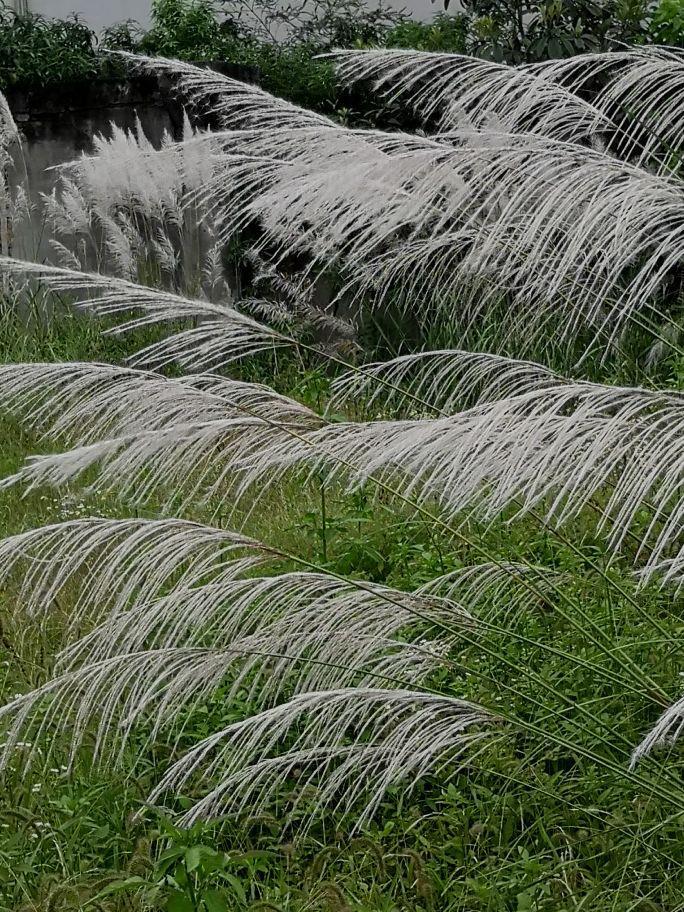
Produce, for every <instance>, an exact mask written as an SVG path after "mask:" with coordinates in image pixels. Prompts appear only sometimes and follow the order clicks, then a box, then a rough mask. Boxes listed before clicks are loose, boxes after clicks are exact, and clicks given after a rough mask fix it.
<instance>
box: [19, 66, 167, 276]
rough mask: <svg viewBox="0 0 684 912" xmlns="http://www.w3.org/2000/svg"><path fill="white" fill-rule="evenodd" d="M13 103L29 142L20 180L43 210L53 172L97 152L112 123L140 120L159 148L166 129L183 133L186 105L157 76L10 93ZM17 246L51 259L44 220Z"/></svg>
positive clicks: (26, 229)
mask: <svg viewBox="0 0 684 912" xmlns="http://www.w3.org/2000/svg"><path fill="white" fill-rule="evenodd" d="M7 100H8V102H9V105H10V108H11V110H12V113H13V114H14V117H15V120H16V122H17V125H18V127H19V128H20V130H21V132H22V135H23V138H24V142H23V155H22V160H20V161H19V160H18V161H17V175H16V176H17V177H18V178H27V181H26V186H27V187H28V193H29V196H30V199H31V201H32V202H33V203H35V205H36V207H38V208H40V194H41V193H48V192H50V191H51V190H52V188H53V186H54V183H55V174H54V172H52V171H51V170H50V169H51V168H53V167H54V166H55V165H59V164H62V163H64V162H67V161H72V160H73V159H75V158H78V157H79V156H80V155H81V153H83V152H86V153H87V152H91V151H92V150H93V138H94V137H95V136H97V135H98V134H102V135H105V136H109V135H111V125H112V124H115V125H116V126H118V127H121V128H123V129H129V130H130V129H133V128H134V127H135V124H136V118H138V119H139V120H140V123H141V124H142V127H143V130H144V131H145V134H146V136H147V137H148V138H149V139H150V141H151V142H153V143H154V144H155V145H157V144H158V143H159V142H160V141H161V138H162V136H163V135H164V132H165V131H168V132H169V133H171V134H172V135H174V136H175V137H177V138H179V135H180V130H181V129H182V109H181V106H180V104H178V103H177V102H176V101H175V100H174V99H173V98H172V97H170V95H169V93H167V92H164V87H163V85H161V86H160V84H159V82H158V80H157V79H156V78H154V77H142V78H137V79H127V80H97V81H94V82H92V83H90V84H88V85H79V86H78V88H74V87H65V88H64V89H62V90H55V89H54V88H50V89H49V90H47V91H41V90H32V91H30V92H23V91H18V90H10V91H9V92H8V93H7ZM11 179H12V175H10V180H11ZM15 247H16V249H17V251H19V250H21V251H22V252H23V253H26V254H29V253H30V254H32V255H33V256H34V257H36V258H37V259H41V258H42V257H44V256H46V255H47V253H48V250H49V247H48V239H47V238H46V237H45V233H44V232H42V231H41V230H40V219H39V218H37V219H34V223H33V225H31V226H28V225H24V226H23V227H22V226H18V228H17V233H16V236H15Z"/></svg>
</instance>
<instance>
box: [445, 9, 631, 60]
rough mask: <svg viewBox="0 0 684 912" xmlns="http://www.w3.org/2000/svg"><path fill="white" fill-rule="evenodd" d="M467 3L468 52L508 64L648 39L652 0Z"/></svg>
mask: <svg viewBox="0 0 684 912" xmlns="http://www.w3.org/2000/svg"><path fill="white" fill-rule="evenodd" d="M447 5H448V0H447ZM463 5H464V7H465V9H466V12H467V14H468V17H469V40H468V45H469V48H470V50H471V51H472V52H473V53H474V54H476V55H477V56H481V57H486V58H489V59H492V60H497V61H506V62H508V63H521V62H524V61H535V60H547V59H550V58H558V57H571V56H572V55H573V54H582V53H586V52H589V51H600V50H606V49H608V48H610V47H611V46H614V43H615V42H636V43H638V42H640V41H644V40H645V39H646V37H647V31H646V23H645V19H646V11H647V5H648V0H541V2H540V0H512V2H502V0H465V2H464V4H463Z"/></svg>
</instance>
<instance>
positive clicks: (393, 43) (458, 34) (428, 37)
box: [384, 13, 469, 54]
mask: <svg viewBox="0 0 684 912" xmlns="http://www.w3.org/2000/svg"><path fill="white" fill-rule="evenodd" d="M468 27H469V19H468V17H467V16H465V15H464V14H462V13H458V14H455V15H451V16H449V15H446V14H445V13H440V14H438V15H436V16H435V17H434V19H433V20H432V22H415V21H414V20H413V19H408V20H406V21H405V22H400V23H399V24H398V25H396V26H395V27H394V28H393V29H392V30H391V31H390V32H389V33H388V34H387V37H386V39H385V42H384V43H385V45H386V46H387V47H390V48H406V49H410V48H415V49H416V50H418V51H448V52H450V53H457V54H465V53H466V52H467V49H468Z"/></svg>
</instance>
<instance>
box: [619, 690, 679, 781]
mask: <svg viewBox="0 0 684 912" xmlns="http://www.w3.org/2000/svg"><path fill="white" fill-rule="evenodd" d="M682 731H684V697H681V698H680V699H679V700H677V701H676V702H675V703H673V704H672V706H668V708H667V709H666V710H665V712H664V713H663V714H662V715H661V716H660V718H659V719H658V721H657V722H656V724H655V725H654V726H653V728H652V729H651V730H650V731H649V732H648V734H647V735H646V736H645V737H644V738H643V740H642V741H641V742H640V743H639V744H638V745H637V747H635V748H634V751H633V753H632V759H631V764H630V768H632V769H633V768H634V767H635V766H636V765H637V764H638V763H640V762H641V761H642V760H644V759H645V758H646V757H648V756H649V755H650V754H651V753H652V752H653V751H656V750H662V749H664V748H671V747H672V746H673V745H674V744H676V742H677V741H678V740H679V738H680V737H681V735H682Z"/></svg>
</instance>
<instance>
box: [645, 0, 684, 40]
mask: <svg viewBox="0 0 684 912" xmlns="http://www.w3.org/2000/svg"><path fill="white" fill-rule="evenodd" d="M651 33H652V35H653V40H654V41H655V42H657V43H658V44H668V45H670V46H672V47H684V2H682V0H660V2H659V3H658V5H657V7H656V8H655V10H654V11H653V17H652V19H651Z"/></svg>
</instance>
